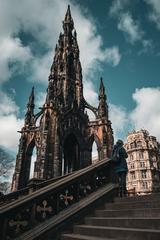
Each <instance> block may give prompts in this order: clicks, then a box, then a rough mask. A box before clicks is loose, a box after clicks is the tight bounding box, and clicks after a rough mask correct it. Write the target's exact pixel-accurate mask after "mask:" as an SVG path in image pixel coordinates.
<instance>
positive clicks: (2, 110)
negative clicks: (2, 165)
mask: <svg viewBox="0 0 160 240" xmlns="http://www.w3.org/2000/svg"><path fill="white" fill-rule="evenodd" d="M0 99H1V102H0V126H1V134H0V145H1V146H3V147H6V148H8V149H10V150H12V151H14V152H15V151H17V147H18V139H19V134H18V133H17V131H18V130H20V129H21V127H22V124H23V120H22V119H19V118H18V117H17V115H18V107H17V105H16V104H15V102H14V100H13V99H12V98H11V97H9V96H7V95H6V94H5V93H3V92H2V91H1V92H0Z"/></svg>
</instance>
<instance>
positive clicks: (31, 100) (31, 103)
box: [28, 87, 34, 106]
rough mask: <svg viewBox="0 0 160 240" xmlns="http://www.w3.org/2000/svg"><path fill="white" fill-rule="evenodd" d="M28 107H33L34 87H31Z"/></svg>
mask: <svg viewBox="0 0 160 240" xmlns="http://www.w3.org/2000/svg"><path fill="white" fill-rule="evenodd" d="M28 106H34V87H32V90H31V94H30V96H29V102H28Z"/></svg>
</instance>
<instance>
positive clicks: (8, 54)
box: [0, 37, 32, 83]
mask: <svg viewBox="0 0 160 240" xmlns="http://www.w3.org/2000/svg"><path fill="white" fill-rule="evenodd" d="M0 56H1V57H0V72H1V76H0V83H3V82H4V81H6V80H9V78H10V77H11V76H12V75H14V73H15V72H18V71H22V70H23V68H24V67H25V64H26V63H27V62H28V61H29V60H31V58H32V54H31V51H30V48H29V47H25V46H23V45H22V42H21V40H20V39H19V38H11V37H5V38H0ZM16 65H17V66H16Z"/></svg>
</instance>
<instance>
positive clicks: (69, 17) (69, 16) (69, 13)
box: [65, 5, 72, 21]
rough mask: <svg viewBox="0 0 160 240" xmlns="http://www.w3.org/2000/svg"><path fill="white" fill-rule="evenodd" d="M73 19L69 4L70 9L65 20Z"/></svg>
mask: <svg viewBox="0 0 160 240" xmlns="http://www.w3.org/2000/svg"><path fill="white" fill-rule="evenodd" d="M70 20H72V16H71V9H70V5H68V9H67V12H66V15H65V21H70Z"/></svg>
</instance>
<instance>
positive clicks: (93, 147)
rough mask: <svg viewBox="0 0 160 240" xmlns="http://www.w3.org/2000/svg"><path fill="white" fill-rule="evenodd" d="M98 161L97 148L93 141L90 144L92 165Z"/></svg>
mask: <svg viewBox="0 0 160 240" xmlns="http://www.w3.org/2000/svg"><path fill="white" fill-rule="evenodd" d="M98 160H99V156H98V147H97V144H96V141H95V140H94V141H93V144H92V164H95V163H97V162H98Z"/></svg>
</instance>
